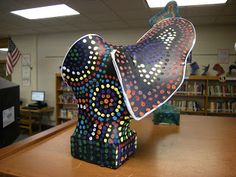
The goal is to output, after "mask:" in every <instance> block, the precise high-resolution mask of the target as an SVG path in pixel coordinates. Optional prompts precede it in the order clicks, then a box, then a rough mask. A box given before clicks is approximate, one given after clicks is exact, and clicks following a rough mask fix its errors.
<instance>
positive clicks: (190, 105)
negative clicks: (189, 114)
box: [170, 100, 202, 112]
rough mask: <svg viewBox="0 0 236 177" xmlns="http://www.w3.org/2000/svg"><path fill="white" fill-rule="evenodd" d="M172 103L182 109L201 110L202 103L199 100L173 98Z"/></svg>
mask: <svg viewBox="0 0 236 177" xmlns="http://www.w3.org/2000/svg"><path fill="white" fill-rule="evenodd" d="M170 104H172V105H173V106H175V107H176V108H177V109H178V110H180V111H193V112H197V111H201V110H202V109H201V105H200V104H199V102H197V101H187V100H171V101H170Z"/></svg>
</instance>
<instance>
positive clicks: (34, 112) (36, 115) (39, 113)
mask: <svg viewBox="0 0 236 177" xmlns="http://www.w3.org/2000/svg"><path fill="white" fill-rule="evenodd" d="M53 110H54V108H53V107H50V106H47V107H43V108H39V109H29V108H27V107H21V108H20V112H21V114H22V113H31V114H27V115H29V116H30V119H36V120H37V122H38V123H39V131H41V130H42V118H43V115H48V116H49V114H50V113H52V112H53Z"/></svg>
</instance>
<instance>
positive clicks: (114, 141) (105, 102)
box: [61, 1, 195, 168]
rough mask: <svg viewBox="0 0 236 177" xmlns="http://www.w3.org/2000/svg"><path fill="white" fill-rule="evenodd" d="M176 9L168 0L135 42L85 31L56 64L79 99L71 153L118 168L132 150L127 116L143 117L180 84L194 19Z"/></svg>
mask: <svg viewBox="0 0 236 177" xmlns="http://www.w3.org/2000/svg"><path fill="white" fill-rule="evenodd" d="M173 7H174V8H173ZM176 9H177V5H176V3H175V2H173V1H172V2H170V3H168V4H167V6H166V7H165V9H164V10H163V11H162V12H161V13H159V16H163V17H158V16H155V18H153V19H154V20H152V22H153V21H155V24H154V25H153V26H152V28H151V29H150V30H149V31H148V32H147V33H146V34H144V36H142V37H141V38H140V39H139V40H138V42H137V43H136V44H134V45H128V46H114V45H111V44H109V43H107V42H106V41H105V40H104V39H103V38H102V37H100V36H98V35H96V34H89V35H86V36H83V37H82V38H80V39H79V40H77V41H76V42H75V43H74V44H73V45H72V47H71V48H70V49H69V51H68V53H67V54H66V57H65V59H64V62H63V65H62V68H61V70H62V76H63V78H64V80H65V81H66V82H67V84H68V85H69V86H70V87H71V88H72V90H73V92H74V94H75V97H76V98H77V100H78V123H77V126H76V129H75V131H74V133H73V135H72V136H71V153H72V156H73V157H75V158H79V159H82V160H85V161H88V162H91V163H95V164H99V165H101V166H106V167H110V168H118V167H119V166H120V165H122V164H123V163H124V162H125V160H127V159H128V158H129V157H130V156H131V155H132V154H133V153H134V152H135V150H136V148H137V137H136V133H135V131H133V130H131V129H130V121H131V119H132V118H134V119H137V120H140V119H142V118H144V117H145V116H147V115H148V114H150V113H151V112H153V111H154V110H155V109H157V108H158V107H160V106H161V105H162V104H164V103H165V102H166V101H167V100H168V99H169V98H170V97H171V96H172V95H173V94H174V93H175V91H176V90H177V89H178V88H179V87H180V85H181V84H182V82H183V77H184V73H185V66H186V58H187V56H188V54H189V52H190V51H191V49H192V48H193V45H194V42H195V30H194V27H193V25H192V24H191V23H190V22H189V21H187V20H186V19H183V18H180V17H178V13H177V12H178V11H177V10H176ZM157 17H158V18H157ZM158 19H160V20H158Z"/></svg>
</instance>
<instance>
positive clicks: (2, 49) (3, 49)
mask: <svg viewBox="0 0 236 177" xmlns="http://www.w3.org/2000/svg"><path fill="white" fill-rule="evenodd" d="M0 51H3V52H7V51H8V48H0Z"/></svg>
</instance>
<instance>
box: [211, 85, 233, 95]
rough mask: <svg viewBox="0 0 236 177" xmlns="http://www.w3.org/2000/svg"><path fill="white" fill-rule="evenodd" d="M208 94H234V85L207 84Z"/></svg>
mask: <svg viewBox="0 0 236 177" xmlns="http://www.w3.org/2000/svg"><path fill="white" fill-rule="evenodd" d="M208 95H209V96H224V97H225V96H229V97H234V96H236V85H231V84H228V85H209V86H208Z"/></svg>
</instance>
